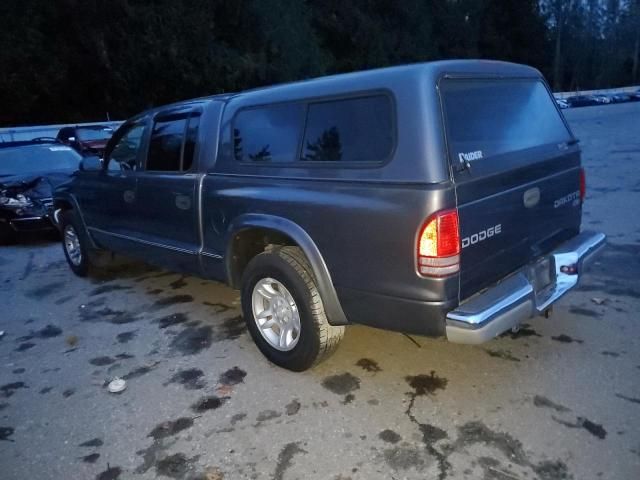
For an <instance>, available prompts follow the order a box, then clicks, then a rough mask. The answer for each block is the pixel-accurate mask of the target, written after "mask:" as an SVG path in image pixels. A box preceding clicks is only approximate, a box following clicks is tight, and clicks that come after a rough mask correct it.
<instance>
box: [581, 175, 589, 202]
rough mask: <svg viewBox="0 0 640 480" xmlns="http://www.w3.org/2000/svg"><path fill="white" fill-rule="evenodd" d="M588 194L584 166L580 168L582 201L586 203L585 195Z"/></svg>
mask: <svg viewBox="0 0 640 480" xmlns="http://www.w3.org/2000/svg"><path fill="white" fill-rule="evenodd" d="M586 195H587V179H586V177H585V174H584V168H581V169H580V203H584V197H586Z"/></svg>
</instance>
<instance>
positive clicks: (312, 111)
mask: <svg viewBox="0 0 640 480" xmlns="http://www.w3.org/2000/svg"><path fill="white" fill-rule="evenodd" d="M306 125H307V127H306V130H305V134H304V143H303V151H302V160H307V161H329V162H337V161H340V162H381V161H383V160H384V159H385V158H387V157H388V156H389V154H390V153H391V149H392V148H393V122H392V112H391V100H390V99H389V97H387V96H386V95H377V96H373V97H365V98H354V99H346V100H335V101H330V102H322V103H314V104H311V105H309V111H308V114H307V123H306Z"/></svg>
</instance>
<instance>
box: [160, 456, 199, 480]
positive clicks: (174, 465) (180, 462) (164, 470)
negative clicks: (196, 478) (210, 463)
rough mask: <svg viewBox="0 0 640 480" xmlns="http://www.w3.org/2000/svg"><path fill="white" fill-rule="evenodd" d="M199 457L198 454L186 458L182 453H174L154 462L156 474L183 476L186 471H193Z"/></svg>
mask: <svg viewBox="0 0 640 480" xmlns="http://www.w3.org/2000/svg"><path fill="white" fill-rule="evenodd" d="M199 458H200V456H199V455H196V456H195V457H193V458H187V456H186V455H185V454H184V453H174V454H173V455H169V456H168V457H164V458H161V459H160V460H158V461H157V462H156V474H157V475H161V476H165V477H169V478H176V479H181V478H185V477H186V475H187V474H188V473H190V472H193V470H194V466H195V462H196V461H197V460H198V459H199Z"/></svg>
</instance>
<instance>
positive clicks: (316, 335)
mask: <svg viewBox="0 0 640 480" xmlns="http://www.w3.org/2000/svg"><path fill="white" fill-rule="evenodd" d="M241 288H242V311H243V314H244V317H245V320H246V322H247V327H248V329H249V332H250V333H251V336H252V337H253V340H254V341H255V343H256V345H257V346H258V348H259V349H260V351H261V352H262V353H263V354H264V355H265V356H266V357H267V358H268V359H269V360H270V361H272V362H273V363H275V364H276V365H278V366H280V367H283V368H286V369H288V370H293V371H298V372H299V371H303V370H307V369H308V368H310V367H312V366H313V365H315V364H317V363H319V362H320V361H322V360H323V359H325V358H326V357H328V356H329V355H330V354H331V353H332V352H333V351H334V350H335V348H336V347H337V346H338V343H339V342H340V340H341V339H342V337H343V336H344V329H345V327H343V326H337V327H336V326H332V325H330V324H329V322H328V320H327V316H326V314H325V312H324V307H323V305H322V299H321V298H320V294H319V293H318V289H317V286H316V281H315V278H314V276H313V271H312V269H311V266H310V265H309V262H308V261H307V259H306V257H305V256H304V254H303V252H302V250H300V248H298V247H288V246H287V247H279V246H277V247H270V248H268V249H267V251H265V252H263V253H261V254H259V255H257V256H256V257H254V258H253V259H252V260H251V261H250V262H249V264H248V265H247V268H246V270H245V272H244V274H243V277H242V287H241Z"/></svg>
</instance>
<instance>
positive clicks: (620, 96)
mask: <svg viewBox="0 0 640 480" xmlns="http://www.w3.org/2000/svg"><path fill="white" fill-rule="evenodd" d="M609 99H610V100H611V103H624V102H628V101H630V100H631V97H630V96H629V95H627V94H626V93H612V94H611V95H609Z"/></svg>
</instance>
